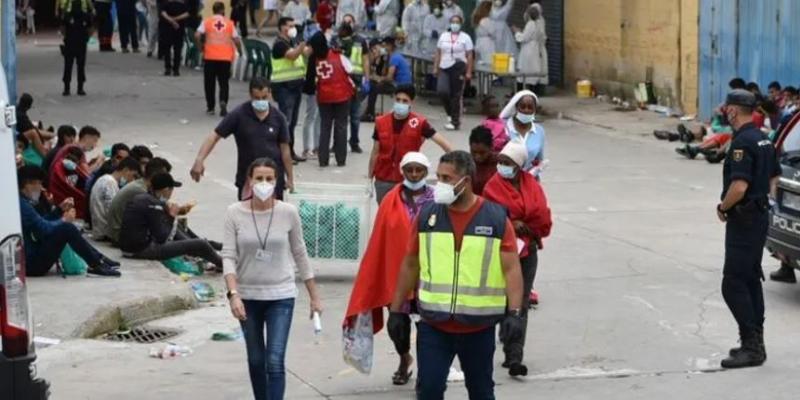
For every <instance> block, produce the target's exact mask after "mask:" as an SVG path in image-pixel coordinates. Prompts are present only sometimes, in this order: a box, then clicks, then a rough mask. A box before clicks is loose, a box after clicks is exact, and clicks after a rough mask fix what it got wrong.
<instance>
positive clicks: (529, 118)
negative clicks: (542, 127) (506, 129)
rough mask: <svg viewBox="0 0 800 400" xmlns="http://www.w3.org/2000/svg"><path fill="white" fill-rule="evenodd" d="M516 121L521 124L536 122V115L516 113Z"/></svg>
mask: <svg viewBox="0 0 800 400" xmlns="http://www.w3.org/2000/svg"><path fill="white" fill-rule="evenodd" d="M517 121H519V122H522V123H523V124H530V123H531V122H533V121H536V114H525V113H522V112H519V111H517Z"/></svg>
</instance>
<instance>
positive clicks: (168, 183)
mask: <svg viewBox="0 0 800 400" xmlns="http://www.w3.org/2000/svg"><path fill="white" fill-rule="evenodd" d="M181 186H183V184H182V183H180V182H178V181H176V180H175V179H172V175H170V174H168V173H166V172H162V173H160V174H155V175H154V176H153V177H152V178H150V187H152V188H153V190H161V189H166V188H176V187H181Z"/></svg>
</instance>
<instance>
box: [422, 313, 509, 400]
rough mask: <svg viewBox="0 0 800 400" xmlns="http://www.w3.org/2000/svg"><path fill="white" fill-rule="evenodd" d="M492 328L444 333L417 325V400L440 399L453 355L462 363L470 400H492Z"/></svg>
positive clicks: (423, 324) (493, 335)
mask: <svg viewBox="0 0 800 400" xmlns="http://www.w3.org/2000/svg"><path fill="white" fill-rule="evenodd" d="M494 338H495V329H494V326H492V327H490V328H486V329H484V330H482V331H479V332H475V333H463V334H459V333H447V332H443V331H440V330H438V329H436V328H434V327H432V326H431V325H428V324H427V323H425V321H422V322H420V323H419V325H417V369H418V370H419V372H418V375H417V378H418V381H417V399H418V400H442V399H444V392H445V390H447V374H448V373H449V372H450V365H451V364H452V363H453V359H454V358H455V356H458V359H459V361H460V362H461V368H462V369H463V370H464V379H465V383H466V386H467V392H469V399H470V400H494V380H493V378H492V373H493V369H494V347H495V345H494Z"/></svg>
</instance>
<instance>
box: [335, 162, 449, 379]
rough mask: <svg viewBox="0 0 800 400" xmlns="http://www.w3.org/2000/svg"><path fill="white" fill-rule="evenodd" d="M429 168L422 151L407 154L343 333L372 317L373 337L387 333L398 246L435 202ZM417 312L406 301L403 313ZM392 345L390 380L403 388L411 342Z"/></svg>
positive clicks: (363, 265) (410, 362)
mask: <svg viewBox="0 0 800 400" xmlns="http://www.w3.org/2000/svg"><path fill="white" fill-rule="evenodd" d="M430 167H431V165H430V161H429V160H428V158H427V157H425V155H424V154H422V153H418V152H409V153H406V155H405V156H404V157H403V159H402V161H401V162H400V171H401V172H402V174H403V177H404V180H403V183H402V184H399V185H397V186H395V187H394V189H392V190H391V191H390V192H389V193H388V194H387V195H386V197H385V198H384V199H383V201H382V202H381V205H380V207H379V208H378V214H377V216H376V218H375V228H374V230H373V231H372V236H371V237H370V239H369V244H368V245H367V250H366V252H365V253H364V258H363V259H362V260H361V267H360V268H359V271H358V276H357V277H356V280H355V283H354V285H353V291H352V292H351V294H350V303H349V305H348V307H347V314H346V315H345V320H344V323H343V325H344V330H345V332H346V331H347V330H348V329H353V327H354V325H355V322H356V321H355V320H356V318H363V317H369V314H370V313H371V316H372V332H373V334H375V333H378V332H379V331H380V330H381V328H383V308H384V307H386V306H387V305H388V304H389V303H391V302H392V296H393V294H394V287H395V286H396V285H397V277H398V274H399V271H400V264H401V263H402V261H403V256H404V255H405V248H404V246H401V245H398V243H401V241H402V240H403V239H407V238H408V236H409V235H410V234H411V224H412V222H413V221H414V219H416V217H417V215H418V214H419V212H420V210H422V208H423V207H425V206H426V205H427V204H429V203H431V202H433V188H431V187H430V186H428V185H427V184H426V182H425V178H426V177H427V176H428V172H429V170H430ZM415 309H416V305H415V301H414V300H408V301H407V302H406V304H405V305H404V306H403V313H405V314H409V313H413V312H415ZM404 321H405V326H404V328H405V329H406V330H407V331H406V332H407V333H408V334H406V335H403V336H404V337H406V338H410V337H411V335H410V332H411V319H410V318H409V317H406V318H405V319H404ZM394 346H395V350H397V354H398V355H399V357H400V365H399V366H398V367H397V371H395V373H394V375H393V376H392V382H393V383H394V384H395V385H405V384H406V383H408V380H409V378H411V371H410V368H411V366H412V365H413V362H414V358H413V357H412V356H411V343H410V340H409V341H405V342H402V343H401V342H395V343H394Z"/></svg>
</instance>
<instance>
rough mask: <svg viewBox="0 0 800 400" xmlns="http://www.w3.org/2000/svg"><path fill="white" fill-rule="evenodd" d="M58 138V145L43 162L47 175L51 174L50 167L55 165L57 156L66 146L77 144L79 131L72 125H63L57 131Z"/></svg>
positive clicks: (48, 153)
mask: <svg viewBox="0 0 800 400" xmlns="http://www.w3.org/2000/svg"><path fill="white" fill-rule="evenodd" d="M56 137H57V138H58V139H57V140H56V145H55V146H53V148H52V149H50V151H48V152H47V156H46V157H45V158H44V161H43V162H42V169H44V171H45V172H46V173H49V172H50V166H52V165H53V160H54V159H55V158H56V154H58V152H59V151H61V149H63V148H64V146H68V145H70V144H73V143H75V141H76V140H77V137H78V131H77V130H76V129H75V127H74V126H72V125H61V126H59V127H58V130H57V131H56Z"/></svg>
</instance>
